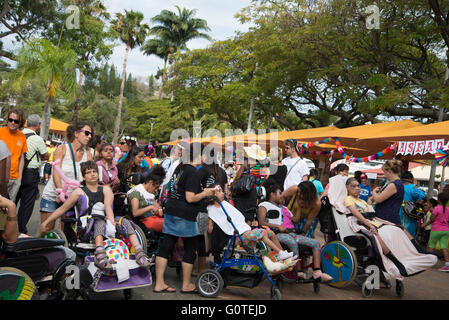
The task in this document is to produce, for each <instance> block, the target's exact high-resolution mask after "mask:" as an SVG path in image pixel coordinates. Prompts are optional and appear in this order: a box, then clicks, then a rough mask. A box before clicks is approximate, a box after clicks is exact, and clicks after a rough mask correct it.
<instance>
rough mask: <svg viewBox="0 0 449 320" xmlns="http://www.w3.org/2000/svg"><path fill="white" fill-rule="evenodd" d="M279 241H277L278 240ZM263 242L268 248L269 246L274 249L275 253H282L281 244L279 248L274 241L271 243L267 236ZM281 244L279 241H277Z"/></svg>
mask: <svg viewBox="0 0 449 320" xmlns="http://www.w3.org/2000/svg"><path fill="white" fill-rule="evenodd" d="M276 240H277V239H276ZM262 242H263V243H265V244H266V245H267V246H269V247H270V248H271V249H273V251H274V252H276V253H279V252H280V251H282V246H281V245H280V244H279V246H277V245H276V244H275V243H274V242H273V241H271V240H270V239H269V238H268V237H267V236H265V235H264V236H263V238H262ZM277 243H279V241H277Z"/></svg>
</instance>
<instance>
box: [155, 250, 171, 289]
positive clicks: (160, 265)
mask: <svg viewBox="0 0 449 320" xmlns="http://www.w3.org/2000/svg"><path fill="white" fill-rule="evenodd" d="M167 261H168V260H167V259H165V258H162V257H156V282H155V284H154V291H163V290H166V289H168V291H169V292H174V291H176V289H174V288H169V286H168V285H166V284H165V279H164V274H165V269H166V268H167Z"/></svg>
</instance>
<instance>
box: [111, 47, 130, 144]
mask: <svg viewBox="0 0 449 320" xmlns="http://www.w3.org/2000/svg"><path fill="white" fill-rule="evenodd" d="M128 52H129V44H128V43H127V44H126V51H125V59H124V60H123V72H122V84H121V85H120V97H119V101H118V108H117V116H116V117H115V127H114V138H113V140H112V145H114V146H115V145H116V144H117V141H118V134H119V131H120V119H121V116H122V104H123V91H124V90H125V78H126V64H127V62H128Z"/></svg>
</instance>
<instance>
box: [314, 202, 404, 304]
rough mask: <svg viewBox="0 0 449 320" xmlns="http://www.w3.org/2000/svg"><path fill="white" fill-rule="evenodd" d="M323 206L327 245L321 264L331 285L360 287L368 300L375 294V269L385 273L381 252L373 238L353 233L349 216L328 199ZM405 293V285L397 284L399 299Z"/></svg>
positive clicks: (323, 227) (322, 224) (323, 226)
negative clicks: (328, 276) (355, 285)
mask: <svg viewBox="0 0 449 320" xmlns="http://www.w3.org/2000/svg"><path fill="white" fill-rule="evenodd" d="M323 202H324V207H323V205H322V208H323V209H322V210H321V211H320V213H319V216H318V217H319V219H320V225H321V231H322V232H323V233H324V234H325V235H326V238H327V239H328V242H327V243H326V245H325V246H324V247H323V248H322V249H321V263H322V268H323V271H324V272H326V273H327V274H329V275H331V276H332V277H333V278H334V280H332V281H331V282H330V283H329V285H330V286H332V287H336V288H344V287H347V286H349V285H350V284H352V283H356V284H357V285H358V286H360V287H361V291H362V296H363V297H365V298H369V297H371V296H372V295H373V293H374V286H373V283H372V280H371V277H370V276H371V275H374V273H375V271H376V269H377V270H379V272H380V273H385V268H384V266H383V263H382V258H381V256H380V252H379V250H382V249H381V248H377V244H376V241H375V238H374V236H371V237H369V236H367V235H365V234H362V233H354V232H353V231H352V229H351V228H350V226H349V224H348V220H347V217H346V215H345V214H344V213H341V212H339V211H337V210H336V209H335V208H334V207H333V206H331V205H330V203H329V202H328V199H324V200H323ZM376 267H377V268H376ZM379 275H380V276H381V277H382V275H381V274H379ZM404 292H405V289H404V284H403V282H402V281H400V280H396V283H395V293H396V295H397V296H398V297H403V295H404Z"/></svg>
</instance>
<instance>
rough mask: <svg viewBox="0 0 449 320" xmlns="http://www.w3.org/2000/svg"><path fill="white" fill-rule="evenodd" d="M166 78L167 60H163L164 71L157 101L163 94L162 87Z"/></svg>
mask: <svg viewBox="0 0 449 320" xmlns="http://www.w3.org/2000/svg"><path fill="white" fill-rule="evenodd" d="M166 77H167V60H164V71H163V72H162V79H161V88H160V90H159V100H161V99H162V94H163V92H164V85H165V82H166V81H167V79H166Z"/></svg>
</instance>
